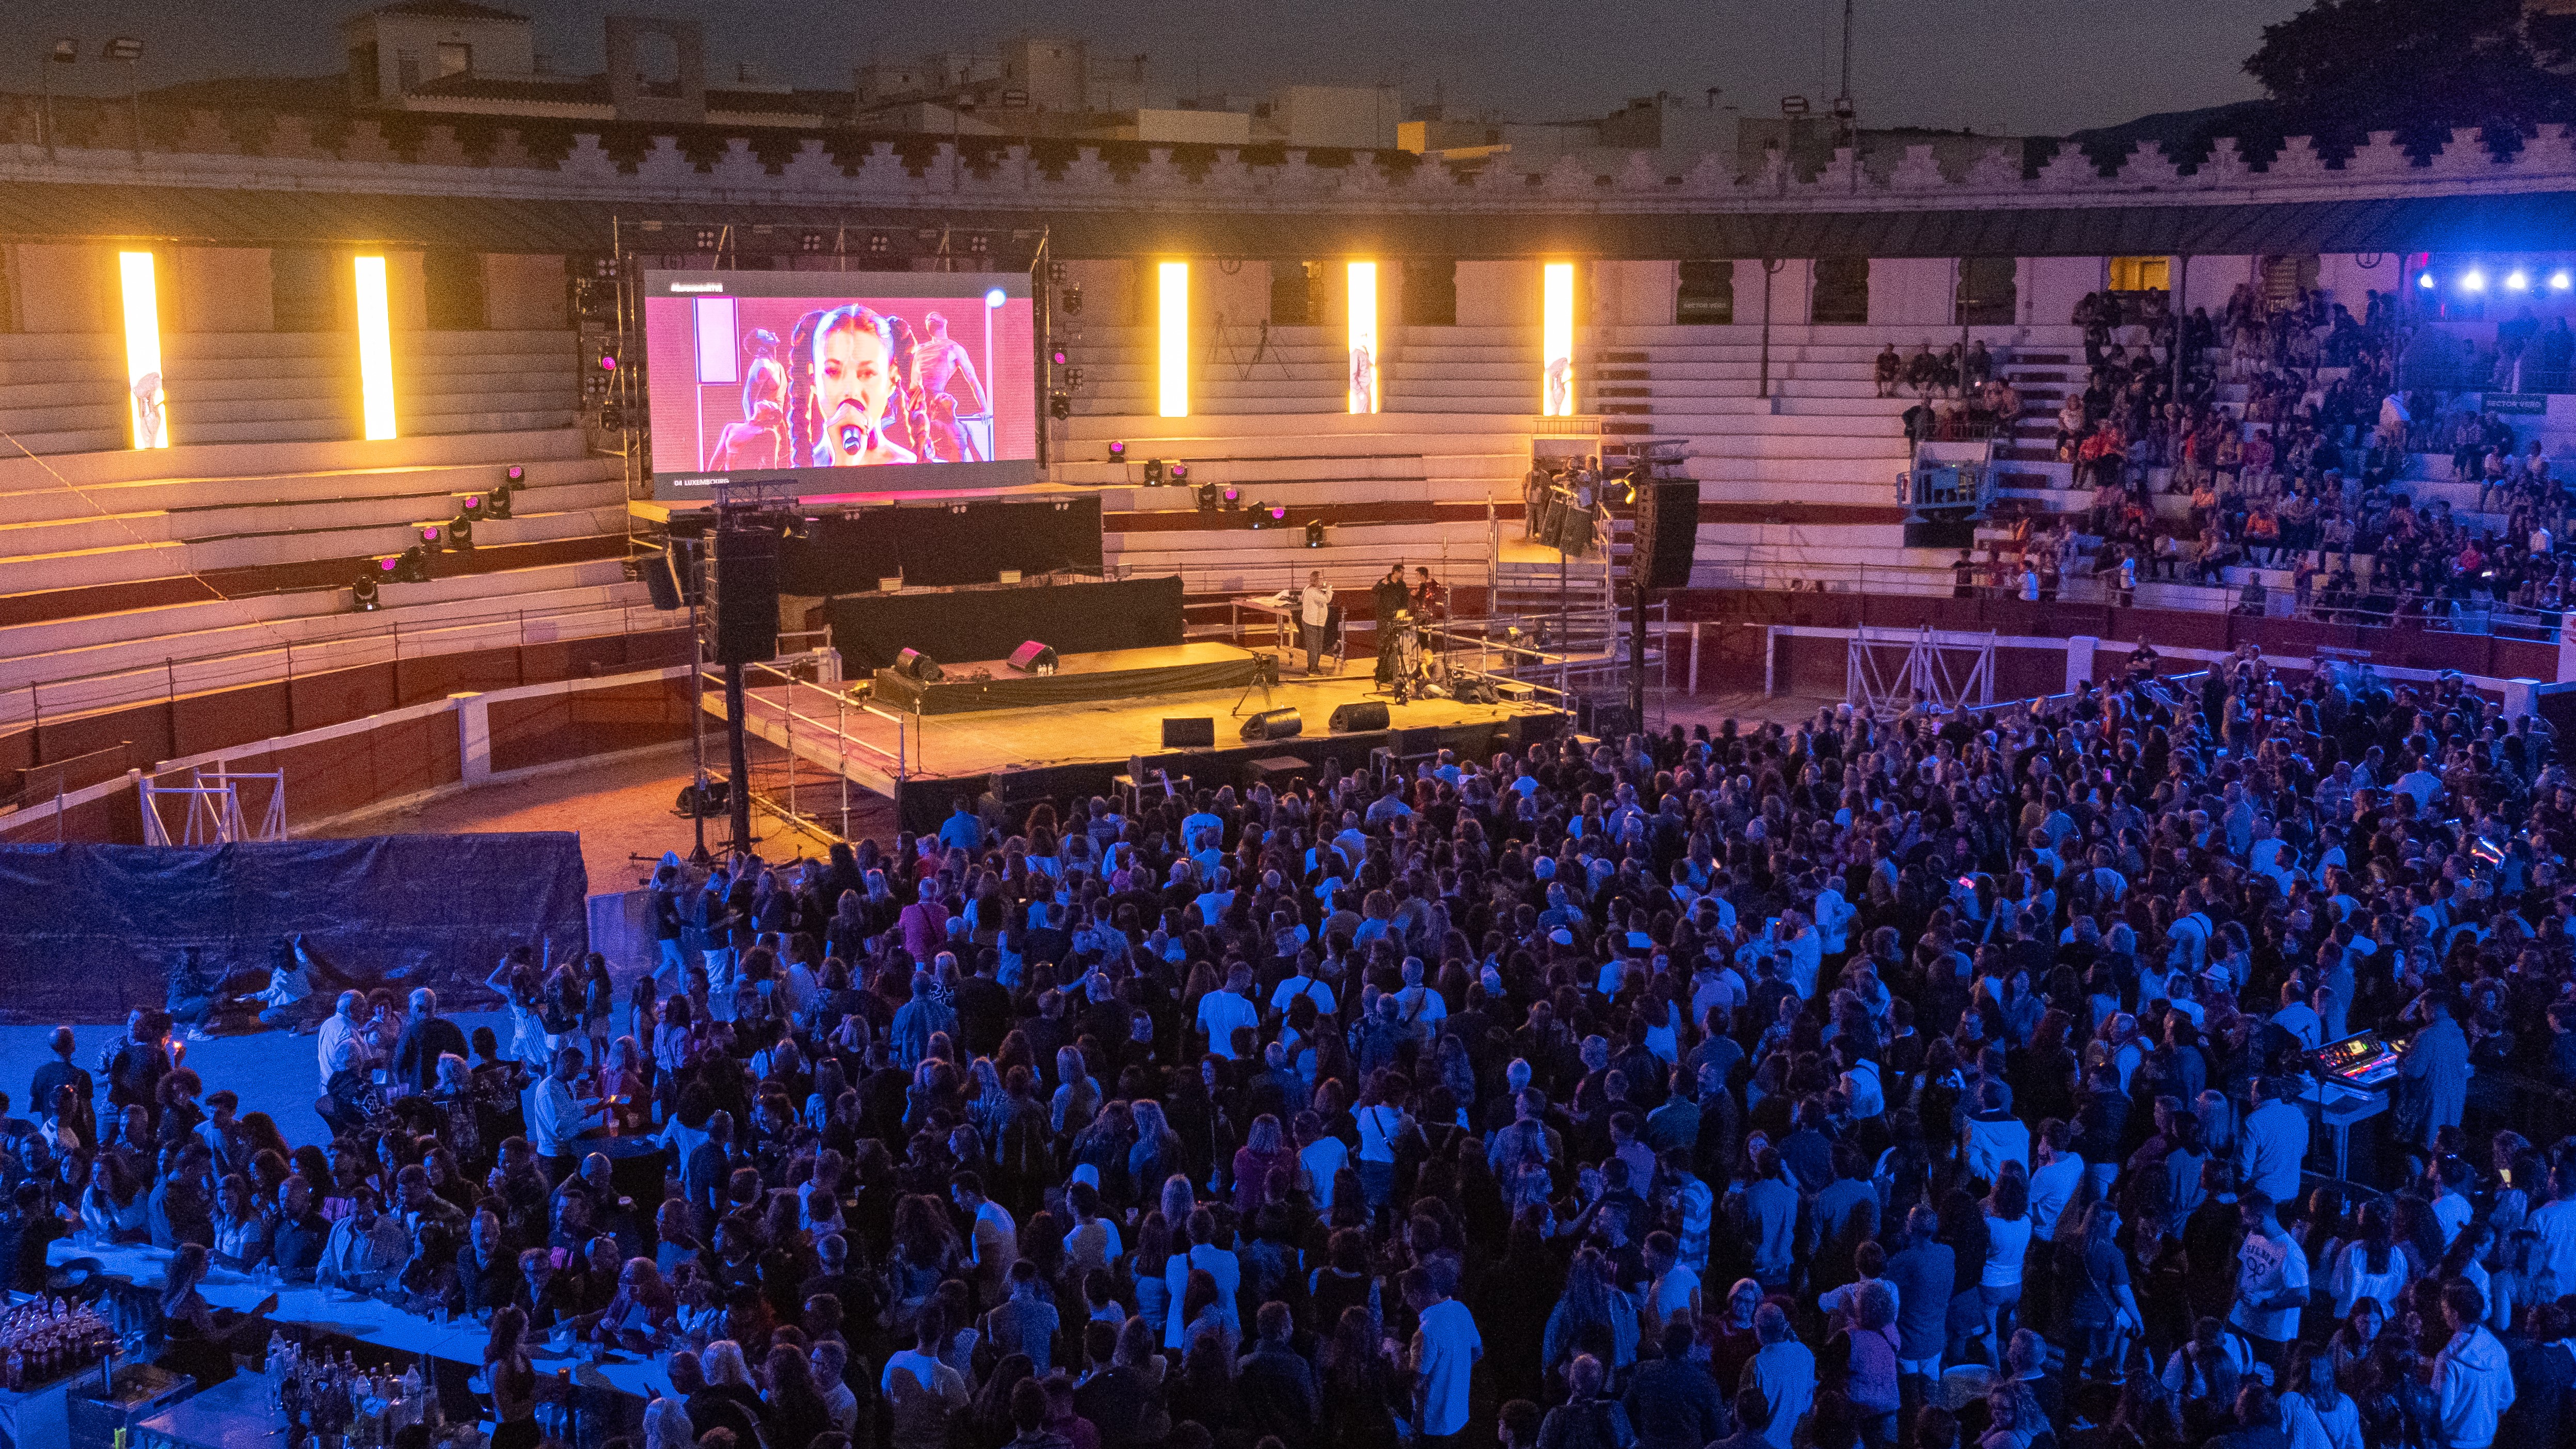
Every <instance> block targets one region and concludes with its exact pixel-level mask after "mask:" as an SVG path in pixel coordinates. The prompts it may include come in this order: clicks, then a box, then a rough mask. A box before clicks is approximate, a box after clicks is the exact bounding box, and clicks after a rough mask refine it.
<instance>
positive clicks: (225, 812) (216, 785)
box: [138, 767, 286, 845]
mask: <svg viewBox="0 0 2576 1449" xmlns="http://www.w3.org/2000/svg"><path fill="white" fill-rule="evenodd" d="M261 780H264V781H266V782H267V783H268V787H269V789H268V806H267V808H266V809H264V810H262V811H261V812H260V816H259V826H258V828H257V829H256V830H253V829H252V828H251V826H250V824H249V817H247V816H245V815H244V814H243V813H242V804H241V786H242V784H243V783H244V782H245V781H261ZM138 787H139V790H140V793H141V797H142V804H143V843H144V844H146V845H233V844H237V843H239V842H241V841H245V840H284V839H285V838H286V772H285V771H283V770H272V771H269V772H267V773H264V774H262V773H256V772H247V773H243V772H235V771H231V770H225V769H222V768H220V767H218V768H216V769H213V770H208V769H204V768H202V767H201V768H198V769H193V770H190V771H189V772H188V783H187V784H185V785H164V784H160V783H158V782H156V781H154V780H153V779H152V778H151V777H150V776H145V777H143V779H142V780H140V781H139V782H138ZM172 804H175V805H176V806H177V807H178V808H179V810H180V811H181V816H180V823H179V828H178V830H177V831H176V832H175V833H174V832H173V831H172V830H171V828H170V819H169V817H168V816H167V815H164V814H163V813H162V811H163V809H164V807H165V805H172Z"/></svg>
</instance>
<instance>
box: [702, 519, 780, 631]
mask: <svg viewBox="0 0 2576 1449" xmlns="http://www.w3.org/2000/svg"><path fill="white" fill-rule="evenodd" d="M708 592H709V593H710V594H711V595H713V608H712V609H711V611H710V617H709V620H708V626H709V627H708V633H709V634H711V635H712V636H713V637H714V639H715V659H716V662H717V663H718V664H758V663H760V662H761V661H763V660H766V659H775V658H777V657H778V535H777V534H776V533H775V532H773V531H771V530H769V529H765V528H727V529H720V530H718V531H717V533H716V569H715V586H714V587H713V588H712V589H710V590H709V591H708Z"/></svg>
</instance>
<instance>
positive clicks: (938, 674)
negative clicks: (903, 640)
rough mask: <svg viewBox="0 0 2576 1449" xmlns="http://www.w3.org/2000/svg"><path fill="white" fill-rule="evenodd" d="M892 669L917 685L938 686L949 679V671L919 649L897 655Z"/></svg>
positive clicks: (908, 650)
mask: <svg viewBox="0 0 2576 1449" xmlns="http://www.w3.org/2000/svg"><path fill="white" fill-rule="evenodd" d="M890 667H891V668H892V669H893V670H894V672H895V673H897V674H900V675H902V676H903V677H904V678H906V679H909V680H911V681H913V682H914V683H915V684H937V683H938V682H939V681H941V680H942V679H945V678H947V677H948V671H947V670H944V669H942V668H940V667H939V661H938V660H936V659H933V658H931V657H930V656H929V655H927V654H924V653H922V652H921V651H920V650H918V649H906V650H905V651H903V652H902V653H900V654H898V655H896V656H895V657H894V663H893V664H892V665H891V666H890Z"/></svg>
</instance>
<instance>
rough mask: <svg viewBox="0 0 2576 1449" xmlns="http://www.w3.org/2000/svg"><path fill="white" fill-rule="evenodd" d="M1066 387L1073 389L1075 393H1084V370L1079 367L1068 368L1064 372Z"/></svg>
mask: <svg viewBox="0 0 2576 1449" xmlns="http://www.w3.org/2000/svg"><path fill="white" fill-rule="evenodd" d="M1064 385H1065V386H1066V387H1069V388H1071V389H1073V390H1074V391H1075V392H1080V391H1082V369H1081V368H1079V367H1068V368H1066V369H1065V370H1064Z"/></svg>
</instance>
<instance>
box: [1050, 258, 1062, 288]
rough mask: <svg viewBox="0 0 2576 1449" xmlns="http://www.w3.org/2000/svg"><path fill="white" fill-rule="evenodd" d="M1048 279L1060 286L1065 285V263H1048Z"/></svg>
mask: <svg viewBox="0 0 2576 1449" xmlns="http://www.w3.org/2000/svg"><path fill="white" fill-rule="evenodd" d="M1047 281H1048V282H1049V283H1051V284H1053V285H1055V286H1058V287H1061V286H1063V285H1064V263H1062V262H1049V263H1047Z"/></svg>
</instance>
